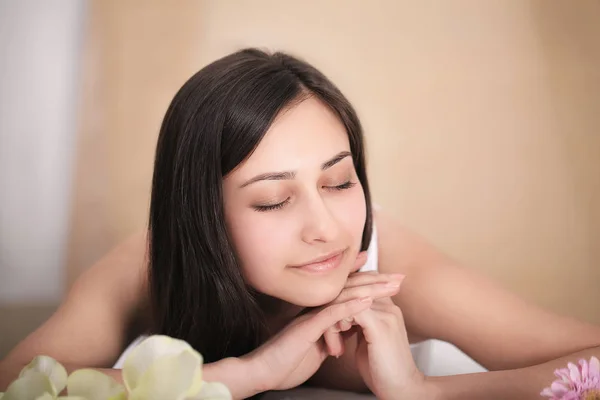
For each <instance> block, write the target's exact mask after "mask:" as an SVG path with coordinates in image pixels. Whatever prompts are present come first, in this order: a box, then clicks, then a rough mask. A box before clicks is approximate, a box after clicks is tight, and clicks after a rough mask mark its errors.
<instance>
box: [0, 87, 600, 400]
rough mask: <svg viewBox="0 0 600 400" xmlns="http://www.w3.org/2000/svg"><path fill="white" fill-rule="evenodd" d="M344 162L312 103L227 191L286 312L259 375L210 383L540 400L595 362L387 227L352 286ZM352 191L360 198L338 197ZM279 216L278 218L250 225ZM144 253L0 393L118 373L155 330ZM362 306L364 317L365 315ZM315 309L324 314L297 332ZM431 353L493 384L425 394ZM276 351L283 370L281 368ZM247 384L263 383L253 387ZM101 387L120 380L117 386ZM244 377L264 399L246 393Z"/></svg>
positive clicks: (525, 307) (572, 330)
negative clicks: (571, 367)
mask: <svg viewBox="0 0 600 400" xmlns="http://www.w3.org/2000/svg"><path fill="white" fill-rule="evenodd" d="M344 151H349V146H348V139H347V136H346V133H345V131H344V129H343V126H342V125H341V124H340V123H339V121H338V120H337V119H336V118H335V117H334V116H333V115H332V114H331V113H330V112H329V111H328V109H327V108H326V107H324V106H323V105H322V104H320V103H319V102H318V101H317V100H315V99H310V98H309V99H307V100H305V101H303V102H301V103H300V104H299V105H297V106H296V107H294V108H292V109H290V110H288V111H287V112H285V113H283V114H282V115H280V116H279V117H278V118H277V120H276V122H275V123H274V125H273V126H272V127H271V129H270V130H269V132H267V134H266V137H265V139H264V140H263V141H262V142H261V143H260V144H259V146H258V148H257V149H256V151H255V153H254V154H253V155H252V156H251V157H250V158H249V159H248V160H247V161H246V162H244V163H243V164H242V165H240V166H239V167H238V168H237V169H236V170H235V171H233V172H232V173H231V174H230V175H229V176H228V177H227V178H226V179H225V182H224V196H225V198H224V201H225V210H226V219H227V225H228V228H229V230H230V233H231V235H232V237H233V241H234V243H235V247H236V251H237V252H238V253H239V255H240V258H241V259H242V260H243V261H242V265H241V268H242V273H243V274H244V276H245V278H246V279H247V280H248V282H250V284H252V285H253V286H254V287H255V288H257V289H258V290H260V291H261V292H263V293H265V294H267V295H270V296H272V297H275V298H278V299H281V305H282V307H281V312H280V313H279V314H278V315H277V316H273V317H272V321H271V322H272V326H273V327H274V330H275V331H276V332H278V333H277V334H276V335H274V336H273V338H272V339H271V340H270V341H269V342H268V343H267V345H265V346H263V347H261V348H260V349H257V350H256V351H255V352H253V353H251V354H250V355H249V356H248V357H247V359H246V360H251V361H252V362H251V364H247V363H245V361H244V360H245V359H244V358H240V359H226V360H223V362H217V363H213V364H209V365H206V366H205V376H206V379H207V380H220V381H223V382H224V383H226V384H227V385H228V386H229V387H230V388H232V391H233V392H234V396H235V397H236V398H241V397H243V396H247V395H250V394H253V393H256V392H259V391H262V390H267V389H283V388H287V387H293V386H295V385H297V384H300V383H302V382H303V381H304V380H306V379H308V378H309V377H311V376H312V378H311V380H310V383H312V384H316V385H320V386H324V387H330V388H337V389H347V390H356V391H364V390H366V389H367V388H368V389H370V390H372V391H373V392H374V393H376V394H377V396H378V397H379V398H382V399H392V398H399V397H400V398H440V399H453V398H457V399H458V398H465V396H467V397H469V398H488V399H494V398H498V399H502V398H516V399H519V398H523V399H526V398H538V397H539V392H540V391H541V390H542V388H543V387H545V386H548V385H549V383H550V382H551V381H552V380H553V379H554V377H553V374H552V372H553V370H554V369H555V368H558V367H562V366H565V365H566V363H567V361H575V360H577V359H579V358H580V357H586V358H589V357H590V356H592V355H596V356H597V357H600V350H599V348H598V346H599V345H600V328H599V327H597V326H593V325H590V324H586V323H584V322H581V321H577V320H574V319H571V318H567V317H562V316H558V315H555V314H552V313H550V312H547V311H545V310H543V309H540V308H538V307H536V306H534V305H532V304H529V303H526V302H525V301H523V300H521V299H519V298H518V297H516V296H514V295H512V294H510V293H508V292H506V291H504V290H502V289H501V288H499V287H498V286H497V285H495V284H494V283H492V282H490V281H489V280H487V279H485V278H484V277H482V276H479V275H477V274H476V273H475V272H474V271H472V270H470V269H466V268H463V267H461V266H460V265H459V264H458V263H457V262H455V261H454V260H452V259H450V258H449V257H447V256H446V255H444V254H443V253H441V252H440V251H439V250H437V249H436V248H435V247H434V246H432V245H431V244H429V243H428V242H427V241H426V240H424V239H423V238H421V237H420V236H418V235H416V234H415V233H413V232H411V231H410V230H408V229H407V228H406V227H404V226H402V225H401V224H400V223H398V222H397V221H395V220H394V219H393V218H391V217H390V216H388V215H386V214H385V213H384V212H376V213H375V223H376V226H377V230H378V235H379V266H378V267H379V273H380V274H379V275H376V274H367V273H356V272H355V271H356V269H357V255H358V250H359V245H360V237H361V235H362V229H363V227H364V221H365V208H364V207H365V206H364V196H363V195H362V188H361V187H360V184H359V183H358V182H357V181H356V175H355V172H354V169H353V166H352V162H351V159H350V158H349V157H345V158H342V159H340V160H338V162H337V163H335V164H334V165H332V166H330V167H329V168H326V169H324V168H323V164H324V163H326V162H327V161H331V160H332V158H335V157H336V155H339V154H340V153H341V152H344ZM283 171H289V172H294V173H295V174H294V178H293V179H279V180H268V181H257V182H254V183H251V184H248V185H245V186H244V184H245V183H247V182H248V180H251V179H252V178H253V177H255V176H256V175H260V174H265V173H272V172H283ZM287 178H290V176H287ZM348 180H349V181H350V182H354V183H356V184H355V185H354V186H351V187H347V188H345V189H343V190H334V189H332V187H336V186H340V185H343V184H344V183H346V182H347V181H348ZM242 186H244V187H242ZM282 202H285V203H284V205H283V206H282V207H281V208H277V209H272V210H268V211H258V210H257V209H256V206H265V205H274V204H279V203H282ZM264 238H268V240H264ZM338 251H341V261H340V264H339V266H338V267H337V268H336V269H334V270H333V271H331V272H329V273H327V274H318V275H316V274H310V273H306V272H305V271H303V270H299V269H298V268H296V267H297V266H298V265H301V264H304V263H307V262H309V261H311V260H313V259H315V258H316V257H320V256H323V255H326V254H330V253H331V252H338ZM145 253H146V241H145V235H144V234H139V235H136V236H134V237H132V238H131V239H130V240H128V241H127V242H125V243H123V244H122V245H121V246H119V247H118V248H117V249H115V250H114V251H112V252H111V253H109V254H108V255H107V256H106V257H104V258H103V259H102V260H100V261H99V262H98V263H96V264H95V265H94V266H92V267H91V268H90V269H89V270H87V271H86V272H85V273H83V274H82V276H81V277H80V278H79V279H78V281H77V282H76V284H75V285H74V286H73V288H72V289H71V291H70V292H69V294H68V296H67V298H66V299H65V301H64V302H63V304H62V305H61V307H60V308H59V310H58V311H57V312H56V313H55V314H54V315H53V316H52V317H51V318H50V319H49V320H48V321H47V322H46V323H45V324H43V325H42V326H41V327H40V328H39V329H37V330H36V331H35V332H33V333H32V334H31V335H29V336H28V337H27V338H26V339H24V340H23V341H22V342H21V343H20V344H19V345H18V346H17V347H16V348H15V349H14V350H13V351H12V352H11V353H10V354H9V355H8V356H7V358H6V359H4V360H3V361H2V362H1V363H0V379H4V380H3V381H2V380H0V388H4V387H5V386H6V384H7V383H8V382H9V381H10V380H12V379H14V378H15V376H16V375H17V374H18V371H19V370H20V369H21V368H22V366H23V365H25V364H26V363H27V362H28V361H29V360H31V358H33V357H34V356H35V355H37V354H47V355H50V356H52V357H54V358H56V359H57V360H59V361H60V362H62V363H63V364H65V365H66V366H67V369H69V370H72V369H73V368H82V367H95V368H108V367H110V366H111V365H112V364H113V363H114V361H115V360H116V359H117V358H118V356H119V354H120V353H121V352H122V350H123V349H124V347H125V346H126V344H127V343H128V341H129V340H130V339H131V338H132V337H135V336H136V335H138V334H139V333H140V332H142V328H143V327H144V326H146V324H147V317H148V307H147V304H148V299H147V298H146V294H145V293H146V289H147V282H146V280H145V276H146V271H145V263H144V259H145ZM358 259H359V261H360V256H358ZM358 264H360V262H359V263H358ZM400 284H401V286H400ZM307 287H310V289H311V291H310V295H307V290H306V288H307ZM363 297H368V298H369V300H368V302H366V303H365V302H362V303H361V302H360V301H359V300H358V299H360V298H363ZM307 306H310V307H315V306H322V308H320V309H317V310H316V311H315V312H314V313H312V314H308V315H302V316H300V317H299V316H298V314H299V312H300V311H302V310H303V308H304V307H307ZM334 307H335V308H334ZM332 310H334V311H332ZM283 327H285V328H283ZM307 338H308V339H309V340H308V341H307V340H306V339H307ZM425 338H438V339H442V340H446V341H448V342H451V343H453V344H455V345H457V346H458V347H459V348H461V349H462V350H463V351H465V352H466V353H467V354H468V355H470V356H471V357H472V358H474V359H475V360H476V361H478V362H479V363H480V364H482V365H483V366H485V367H486V368H488V369H489V370H491V371H495V372H487V373H482V374H467V375H463V376H452V377H444V378H425V377H423V376H422V375H421V374H420V373H419V372H418V371H417V370H416V368H415V367H414V363H413V361H412V358H411V357H410V352H409V347H408V346H409V343H412V342H417V341H420V340H423V339H425ZM475 339H476V340H475ZM299 347H302V349H299ZM273 349H279V354H289V357H286V360H281V359H279V358H277V357H276V356H275V354H278V352H277V351H272V350H273ZM282 349H283V350H282ZM282 351H283V353H282ZM307 355H308V356H307ZM330 355H336V356H340V357H339V358H335V357H329V356H330ZM257 360H260V361H257ZM286 363H287V364H286ZM321 363H322V364H321ZM292 364H293V365H292ZM248 365H251V366H252V368H251V369H248ZM265 365H270V366H271V367H270V368H272V370H269V369H268V368H269V367H265ZM253 370H257V371H262V374H263V375H261V374H258V375H248V374H244V372H248V371H253ZM103 371H104V372H106V373H108V374H109V375H112V376H114V377H116V378H117V379H120V373H119V372H118V371H113V370H109V369H103ZM315 371H316V373H314V372H315ZM267 372H268V373H267ZM245 376H251V378H252V380H255V381H257V382H259V384H258V387H257V386H254V387H251V388H249V387H248V382H247V381H242V380H243V379H244V377H245ZM246 380H248V379H246ZM507 382H510V385H508V384H507Z"/></svg>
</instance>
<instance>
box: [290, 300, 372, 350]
mask: <svg viewBox="0 0 600 400" xmlns="http://www.w3.org/2000/svg"><path fill="white" fill-rule="evenodd" d="M372 303H373V299H372V298H370V297H366V298H360V299H355V300H351V301H347V302H345V303H340V304H333V305H331V306H328V307H326V308H324V309H323V310H320V311H318V312H317V313H316V314H314V315H313V316H312V317H311V318H308V319H306V320H304V321H302V322H301V323H300V324H298V325H297V326H296V327H295V328H296V329H297V330H298V331H299V332H300V333H299V335H302V336H303V337H304V338H306V339H307V340H308V341H309V342H310V343H315V342H316V341H317V340H319V338H320V337H321V336H323V334H324V333H325V331H326V330H327V329H329V328H330V327H332V326H333V325H335V324H337V323H338V322H339V321H341V320H343V319H344V318H349V317H352V316H354V315H356V314H357V313H360V312H361V311H364V310H366V309H368V308H369V307H370V306H371V304H372Z"/></svg>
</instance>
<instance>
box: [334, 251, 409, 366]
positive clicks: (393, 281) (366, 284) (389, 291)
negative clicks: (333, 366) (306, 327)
mask: <svg viewBox="0 0 600 400" xmlns="http://www.w3.org/2000/svg"><path fill="white" fill-rule="evenodd" d="M356 260H357V262H356V265H355V266H354V269H353V272H354V273H352V274H350V276H349V277H348V280H347V281H346V285H345V287H344V289H343V290H342V292H341V293H340V294H339V296H338V297H337V298H336V299H335V300H334V301H332V302H331V303H330V304H337V303H342V302H346V301H348V300H352V299H359V298H362V297H371V298H372V299H373V300H375V301H378V300H379V299H383V298H389V297H390V296H394V295H395V294H397V293H398V291H399V290H400V283H401V282H402V279H403V278H404V275H401V274H395V275H390V274H379V273H377V272H375V271H372V272H355V271H358V270H359V269H360V268H361V267H362V266H363V265H364V263H365V262H366V260H367V254H366V252H362V253H360V254H359V255H358V257H357V259H356ZM351 328H352V323H351V319H348V320H342V321H340V322H339V323H338V324H336V325H335V326H332V327H331V328H329V329H328V330H327V331H326V332H325V335H324V338H325V344H326V345H327V352H328V353H329V355H331V356H334V357H339V356H341V355H342V354H343V353H344V338H343V337H342V334H341V333H342V332H345V331H348V330H350V329H351Z"/></svg>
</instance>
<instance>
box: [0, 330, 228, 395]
mask: <svg viewBox="0 0 600 400" xmlns="http://www.w3.org/2000/svg"><path fill="white" fill-rule="evenodd" d="M202 362H203V360H202V356H201V355H200V354H199V353H198V352H197V351H195V350H194V349H193V348H192V347H191V346H190V345H189V344H188V343H186V342H185V341H183V340H178V339H173V338H170V337H168V336H161V335H155V336H150V337H149V338H147V339H145V340H144V341H143V342H141V343H140V344H139V346H137V347H136V348H135V349H133V350H132V351H131V353H130V354H129V355H128V357H127V358H126V359H125V364H124V367H123V372H122V374H123V380H124V382H125V387H123V385H120V384H119V383H117V382H116V381H115V380H114V379H112V378H111V377H109V376H108V375H105V374H103V373H101V372H99V371H96V370H93V369H81V370H77V371H75V372H73V373H72V374H71V375H70V376H68V377H67V372H66V370H65V369H64V367H63V366H62V365H61V364H60V363H58V362H57V361H56V360H54V359H53V358H51V357H47V356H40V357H36V358H35V359H34V360H33V361H32V362H31V363H30V364H29V365H27V366H26V367H25V368H23V370H22V371H21V374H20V375H19V378H18V379H17V380H15V381H14V382H13V383H11V385H10V386H9V387H8V389H7V391H6V393H4V394H2V393H0V399H1V400H127V399H129V400H231V393H230V392H229V389H227V387H226V386H225V385H223V384H222V383H218V382H204V381H203V380H202ZM65 386H66V388H67V391H68V393H69V396H60V397H57V396H58V394H59V393H60V392H62V390H63V389H64V388H65Z"/></svg>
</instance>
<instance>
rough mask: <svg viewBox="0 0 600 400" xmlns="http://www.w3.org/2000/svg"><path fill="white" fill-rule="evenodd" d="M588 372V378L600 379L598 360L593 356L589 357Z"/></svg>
mask: <svg viewBox="0 0 600 400" xmlns="http://www.w3.org/2000/svg"><path fill="white" fill-rule="evenodd" d="M588 374H589V376H590V378H594V377H595V378H598V379H600V361H598V359H597V358H596V357H594V356H592V358H590V363H589V365H588Z"/></svg>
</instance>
